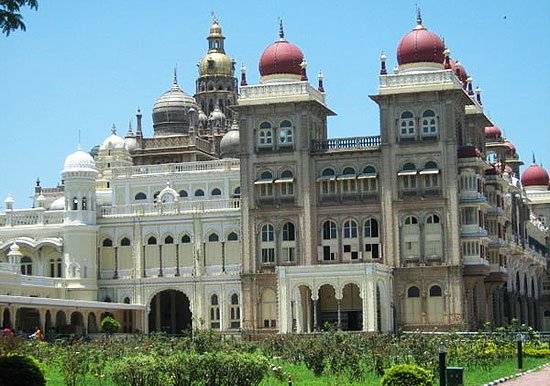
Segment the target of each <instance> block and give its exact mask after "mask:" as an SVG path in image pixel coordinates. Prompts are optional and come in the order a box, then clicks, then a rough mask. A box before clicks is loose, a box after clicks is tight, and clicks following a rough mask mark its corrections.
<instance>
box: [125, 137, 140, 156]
mask: <svg viewBox="0 0 550 386" xmlns="http://www.w3.org/2000/svg"><path fill="white" fill-rule="evenodd" d="M124 147H125V148H126V150H128V152H130V153H133V152H134V151H136V149H137V148H138V147H139V144H138V141H137V139H136V138H135V137H128V138H124Z"/></svg>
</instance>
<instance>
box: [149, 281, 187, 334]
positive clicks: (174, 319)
mask: <svg viewBox="0 0 550 386" xmlns="http://www.w3.org/2000/svg"><path fill="white" fill-rule="evenodd" d="M191 318H192V314H191V307H190V302H189V298H188V297H187V296H186V295H185V294H184V293H182V292H179V291H176V290H165V291H162V292H159V293H158V294H156V295H155V296H154V297H153V299H152V300H151V311H150V312H149V331H150V332H151V331H156V332H165V333H167V334H180V333H181V332H182V331H183V330H186V329H190V328H191V327H192V324H191Z"/></svg>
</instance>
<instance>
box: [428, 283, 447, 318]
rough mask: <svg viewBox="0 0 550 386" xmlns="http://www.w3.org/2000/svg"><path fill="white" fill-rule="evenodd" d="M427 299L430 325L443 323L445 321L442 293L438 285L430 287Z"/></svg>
mask: <svg viewBox="0 0 550 386" xmlns="http://www.w3.org/2000/svg"><path fill="white" fill-rule="evenodd" d="M429 294H430V296H429V297H428V320H429V321H430V322H432V323H443V322H444V321H445V313H444V311H445V310H444V304H443V291H442V290H441V287H440V286H438V285H434V286H431V287H430V292H429Z"/></svg>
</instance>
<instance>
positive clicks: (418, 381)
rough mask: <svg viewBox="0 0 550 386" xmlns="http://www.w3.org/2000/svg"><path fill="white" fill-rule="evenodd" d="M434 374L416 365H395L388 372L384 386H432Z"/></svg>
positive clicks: (383, 382) (384, 379) (385, 375)
mask: <svg viewBox="0 0 550 386" xmlns="http://www.w3.org/2000/svg"><path fill="white" fill-rule="evenodd" d="M433 378H434V377H433V374H432V373H431V372H430V371H428V370H426V369H424V368H422V367H420V366H416V365H395V366H393V367H390V368H389V369H388V370H386V373H385V374H384V377H383V378H382V386H431V385H432V384H433Z"/></svg>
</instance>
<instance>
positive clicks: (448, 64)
mask: <svg viewBox="0 0 550 386" xmlns="http://www.w3.org/2000/svg"><path fill="white" fill-rule="evenodd" d="M443 55H445V70H449V69H451V50H450V49H448V48H445V51H443Z"/></svg>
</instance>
